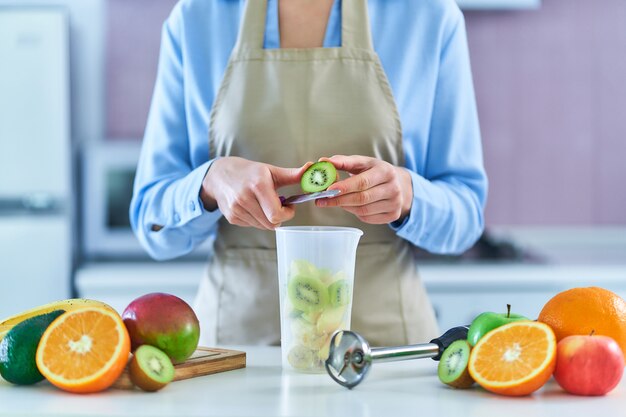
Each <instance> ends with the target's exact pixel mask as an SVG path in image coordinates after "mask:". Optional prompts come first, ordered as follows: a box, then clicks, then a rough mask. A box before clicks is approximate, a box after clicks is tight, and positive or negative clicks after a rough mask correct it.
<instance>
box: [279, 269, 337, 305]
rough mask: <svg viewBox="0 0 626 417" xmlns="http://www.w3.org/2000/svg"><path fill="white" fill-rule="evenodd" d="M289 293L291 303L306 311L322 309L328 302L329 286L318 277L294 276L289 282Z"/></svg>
mask: <svg viewBox="0 0 626 417" xmlns="http://www.w3.org/2000/svg"><path fill="white" fill-rule="evenodd" d="M287 293H288V294H289V301H291V304H292V305H293V306H294V307H295V308H296V309H298V310H301V311H303V312H305V313H307V312H312V311H318V310H321V309H323V308H324V307H326V305H327V304H328V288H327V287H326V285H324V283H323V282H322V281H321V280H320V279H318V278H314V277H309V276H304V275H298V276H295V277H292V278H291V279H290V280H289V283H288V284H287Z"/></svg>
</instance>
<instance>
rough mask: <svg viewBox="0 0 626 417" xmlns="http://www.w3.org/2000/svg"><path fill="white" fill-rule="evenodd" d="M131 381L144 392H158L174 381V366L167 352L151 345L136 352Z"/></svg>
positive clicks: (143, 346) (139, 348)
mask: <svg viewBox="0 0 626 417" xmlns="http://www.w3.org/2000/svg"><path fill="white" fill-rule="evenodd" d="M129 372H130V380H131V381H133V384H135V385H136V386H138V387H139V388H141V389H142V390H144V391H150V392H152V391H158V390H160V389H161V388H163V387H164V386H166V385H167V384H169V383H170V382H172V379H174V365H172V361H171V360H170V358H169V357H168V356H167V354H166V353H165V352H163V351H162V350H160V349H157V348H155V347H154V346H150V345H142V346H139V347H138V348H137V350H135V353H134V355H133V359H132V360H131V361H130V365H129Z"/></svg>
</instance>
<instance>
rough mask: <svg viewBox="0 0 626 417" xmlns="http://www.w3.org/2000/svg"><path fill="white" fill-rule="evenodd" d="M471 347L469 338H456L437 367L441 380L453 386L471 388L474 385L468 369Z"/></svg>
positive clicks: (444, 352) (442, 355)
mask: <svg viewBox="0 0 626 417" xmlns="http://www.w3.org/2000/svg"><path fill="white" fill-rule="evenodd" d="M471 349H472V347H471V346H470V344H469V343H468V342H467V340H456V341H454V342H452V343H451V344H450V346H448V347H447V348H446V350H444V351H443V353H442V354H441V359H440V360H439V366H438V367H437V375H438V376H439V380H440V381H441V382H443V383H444V384H446V385H449V386H451V387H453V388H469V387H471V386H472V385H474V380H473V379H472V377H471V375H470V374H469V370H468V369H467V365H468V363H469V357H470V351H471Z"/></svg>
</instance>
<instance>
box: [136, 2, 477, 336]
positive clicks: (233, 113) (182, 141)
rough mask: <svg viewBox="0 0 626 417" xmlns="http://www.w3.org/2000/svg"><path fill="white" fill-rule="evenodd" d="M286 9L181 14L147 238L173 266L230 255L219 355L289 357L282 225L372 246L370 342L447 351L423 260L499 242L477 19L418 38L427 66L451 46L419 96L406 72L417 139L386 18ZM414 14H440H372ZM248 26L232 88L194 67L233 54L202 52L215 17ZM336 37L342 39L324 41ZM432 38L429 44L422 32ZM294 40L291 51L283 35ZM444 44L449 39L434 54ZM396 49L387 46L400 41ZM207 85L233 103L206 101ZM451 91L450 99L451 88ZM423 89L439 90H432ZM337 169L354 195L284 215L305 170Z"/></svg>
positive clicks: (145, 166) (156, 112)
mask: <svg viewBox="0 0 626 417" xmlns="http://www.w3.org/2000/svg"><path fill="white" fill-rule="evenodd" d="M276 1H277V0H273V1H270V2H269V5H268V1H267V0H248V1H245V2H243V1H240V2H232V1H231V2H230V3H237V4H236V5H237V9H235V6H233V5H232V4H231V5H228V6H226V3H229V2H228V1H225V0H221V1H220V0H211V1H209V2H206V1H204V3H205V4H204V5H200V6H199V5H198V3H201V2H200V1H193V0H192V1H184V2H182V3H181V4H179V5H178V6H177V8H175V10H174V12H173V13H172V16H170V19H169V21H168V23H166V26H165V27H164V40H163V43H164V45H165V46H164V47H163V48H162V55H161V63H160V70H159V76H158V79H157V88H156V90H155V98H154V100H153V105H152V110H151V115H150V119H149V122H148V127H147V130H146V138H145V142H144V147H143V150H142V157H141V160H140V164H139V168H138V173H137V179H136V183H135V194H134V197H133V203H132V206H131V220H132V224H133V228H134V229H135V231H136V233H137V235H138V237H139V239H140V240H141V241H142V243H143V244H144V246H145V247H146V248H147V249H148V251H149V252H150V253H151V254H152V255H153V256H154V257H155V258H171V257H174V256H177V255H180V254H184V253H187V252H189V251H191V250H192V249H193V248H194V247H195V246H197V245H198V244H199V243H201V242H202V241H203V240H204V239H206V238H208V237H213V238H214V239H215V240H214V244H213V248H214V249H213V253H212V254H211V256H210V259H209V262H208V268H207V273H206V276H205V277H204V279H203V280H202V282H201V285H200V288H199V291H198V295H197V299H196V303H195V311H196V313H197V314H198V317H199V319H200V322H201V343H203V344H205V345H215V344H278V343H279V342H280V321H279V304H278V278H277V276H278V275H277V265H276V246H275V234H274V232H273V229H275V228H276V227H277V226H279V225H281V224H288V225H332V226H352V227H357V228H359V229H361V230H363V231H364V236H363V238H362V240H361V243H360V244H359V248H358V250H357V261H356V262H357V263H356V275H355V287H354V301H353V312H352V328H353V329H354V330H356V331H358V332H361V333H362V334H363V335H364V336H365V337H366V338H367V339H368V340H370V341H371V342H372V343H373V344H375V345H390V344H406V343H416V342H419V341H424V340H430V339H431V338H433V337H435V336H436V335H437V333H438V329H437V325H436V320H435V316H434V314H433V310H432V307H431V305H430V303H429V301H428V297H427V295H426V293H425V290H424V288H423V285H422V283H421V281H420V278H419V274H418V270H417V263H416V260H415V257H414V247H416V246H422V247H424V248H425V249H427V250H431V251H433V252H441V253H446V252H447V253H450V252H458V251H460V250H463V249H465V248H467V247H468V246H469V245H471V244H472V243H473V241H474V240H475V239H476V238H477V237H478V235H479V234H480V231H481V230H482V210H483V205H484V201H485V194H486V178H485V174H484V170H483V168H482V157H481V149H480V137H479V133H478V125H477V120H476V112H475V107H474V100H473V91H472V87H471V76H469V75H468V73H469V63H468V59H467V56H466V46H465V38H464V29H463V26H462V17H460V13H459V12H458V9H457V8H456V6H453V5H451V4H448V3H445V2H443V1H442V4H441V5H439V6H438V7H439V9H437V10H435V11H431V10H427V9H428V7H431V8H433V6H432V5H430V6H420V8H418V9H419V10H416V12H418V14H416V16H415V19H414V20H413V21H412V24H411V25H410V26H408V27H406V28H405V29H406V30H405V34H406V36H416V37H417V36H419V35H423V36H424V37H425V39H417V38H416V41H415V42H414V43H413V46H414V47H415V48H416V49H417V50H419V49H420V44H422V43H423V44H425V42H426V41H430V42H433V45H432V49H434V50H435V52H436V53H429V54H428V56H427V57H425V58H429V57H433V56H434V57H437V60H436V62H429V60H428V59H424V63H423V65H422V63H421V62H418V65H416V71H417V73H418V79H416V80H411V79H410V78H409V79H402V76H401V74H400V73H402V71H400V72H398V70H397V69H394V68H393V65H394V63H393V61H392V60H390V61H389V64H390V65H391V66H392V70H393V71H395V72H396V75H399V77H398V85H402V86H403V88H405V89H411V91H404V90H403V91H400V92H399V93H396V95H399V96H400V97H403V99H404V100H405V103H404V105H405V107H409V108H410V107H411V106H415V107H416V108H418V109H419V111H420V112H423V113H424V114H421V115H416V117H417V118H418V119H419V120H420V121H421V122H419V123H418V124H420V125H421V126H420V125H418V126H415V121H413V120H412V121H410V123H409V126H410V130H407V128H406V127H404V126H403V123H402V117H401V112H400V111H399V107H398V104H397V103H396V100H395V98H394V90H393V89H392V86H391V85H390V82H389V79H388V77H387V74H386V72H385V70H384V68H383V65H382V64H381V60H380V59H379V56H378V54H377V53H376V52H375V49H374V44H373V41H372V35H371V29H370V18H369V15H368V11H369V9H368V1H366V0H343V1H339V0H337V1H335V2H333V1H329V0H325V1H319V2H307V1H304V0H280V1H279V2H278V3H277V2H276ZM206 3H211V4H212V5H211V6H207V5H206ZM220 3H222V4H221V6H220ZM314 3H315V6H312V4H314ZM389 3H391V4H389ZM399 3H406V4H411V3H429V4H430V3H431V2H411V1H409V0H406V1H400V2H385V0H370V1H369V5H370V6H369V7H372V8H373V9H374V10H375V11H376V13H378V14H379V15H380V16H381V19H382V20H384V16H386V15H388V13H387V12H389V11H392V10H391V9H396V10H395V12H396V13H398V12H400V13H401V12H402V11H403V10H402V8H403V7H404V6H401V5H400V4H399ZM432 3H437V2H432ZM372 5H373V6H372ZM220 7H221V8H220ZM307 8H308V9H307ZM410 8H415V6H411V7H410ZM195 9H197V10H195ZM398 9H399V10H398ZM422 9H423V10H422ZM235 10H237V11H238V12H239V14H240V15H241V16H242V17H241V20H240V21H241V23H240V25H239V27H240V29H239V34H238V36H237V39H236V42H235V44H234V46H233V47H232V48H231V52H230V54H229V59H228V62H227V64H225V65H224V68H223V71H222V72H220V76H221V79H220V80H219V82H215V80H216V78H218V76H217V73H218V72H219V71H216V70H215V69H214V68H212V67H211V65H208V64H207V62H198V61H202V60H201V59H195V58H194V55H193V52H194V51H195V50H198V48H202V47H206V48H210V47H217V46H218V45H216V43H217V42H218V41H216V40H215V39H214V37H213V38H212V37H210V36H207V37H204V38H203V37H202V36H199V34H198V33H197V32H194V31H193V29H194V27H196V26H194V24H193V21H194V20H200V19H203V17H202V12H204V13H205V14H206V15H205V16H204V19H205V22H204V23H205V24H210V20H211V19H212V17H211V16H215V14H218V15H219V14H220V13H223V16H222V17H223V18H227V16H229V14H228V12H234V11H235ZM307 10H308V11H309V12H310V13H311V15H315V16H318V17H316V18H311V19H309V20H305V21H304V22H305V23H304V29H302V30H301V31H302V33H304V35H302V36H299V29H298V27H299V26H298V25H300V26H301V27H302V25H303V24H302V22H300V21H299V20H298V18H297V17H298V13H300V17H301V16H303V13H305V12H306V11H307ZM404 11H405V12H409V10H404ZM329 15H330V17H329ZM433 15H437V16H438V17H437V23H436V24H433V23H432V19H433ZM320 16H321V17H320ZM452 18H455V19H456V20H452ZM280 19H285V21H284V22H278V21H279V20H280ZM325 20H328V25H327V27H326V34H325V37H324V39H323V40H321V39H318V41H315V39H316V36H317V37H318V38H321V35H323V32H324V31H323V30H320V29H323V27H324V25H323V24H321V25H320V22H322V23H324V22H325ZM450 20H452V23H451V22H450ZM333 21H334V22H335V25H336V26H339V35H340V42H339V45H335V46H332V47H322V46H328V43H329V40H328V38H329V33H330V32H331V31H332V29H331V27H332V26H331V22H333ZM306 22H309V23H308V26H307V23H306ZM459 22H460V23H459ZM398 23H400V22H398ZM419 24H424V25H427V26H428V27H427V28H424V29H422V30H415V29H414V25H419ZM336 26H335V27H336ZM433 26H436V28H435V27H433ZM198 27H199V26H198ZM271 27H273V28H274V30H271V29H270V28H271ZM278 28H280V29H281V30H284V34H281V35H278V34H277V31H278ZM316 28H317V30H316ZM437 28H438V29H441V30H440V32H441V33H440V34H439V37H440V39H437V38H432V39H428V37H427V36H431V35H433V34H434V33H436V32H437V30H435V29H437ZM202 30H204V31H207V29H206V28H203V29H202ZM390 30H398V28H393V27H390ZM307 33H308V35H307ZM378 33H381V38H383V39H382V40H381V43H385V40H384V33H385V31H379V32H378ZM459 33H460V35H459ZM207 35H210V34H209V33H207ZM272 35H274V39H273V40H272V39H269V38H271V37H272ZM221 36H224V37H227V35H226V34H224V33H221ZM277 39H280V41H277ZM203 40H204V41H206V42H205V43H206V45H204V46H203ZM387 42H388V41H387ZM224 43H228V42H226V41H224ZM277 43H278V44H282V45H276V44H277ZM272 44H273V46H274V47H271V46H272ZM410 45H411V44H406V45H405V46H404V47H403V46H402V45H400V44H398V45H397V47H398V48H400V50H401V51H400V52H399V53H397V55H395V60H398V59H400V60H402V59H405V58H402V56H403V55H406V56H407V57H409V56H410V55H411V54H412V53H415V51H413V50H411V49H410V48H408V47H407V46H410ZM279 46H282V47H279ZM290 46H295V47H290ZM406 59H408V58H406ZM414 59H418V60H419V55H417V56H416V57H414ZM185 65H187V67H185ZM396 65H399V66H400V67H402V63H399V64H398V63H396ZM421 66H423V67H426V68H427V69H426V70H425V69H424V68H420V67H421ZM404 69H405V70H406V68H404ZM201 70H205V71H207V76H206V82H207V83H209V84H211V83H213V84H214V86H217V88H213V89H212V88H206V87H205V88H200V87H198V86H197V84H198V82H199V80H200V79H201V78H200V77H198V75H197V74H198V72H199V71H201ZM455 72H458V73H459V74H457V75H455V74H454V73H455ZM420 75H421V76H424V77H426V78H428V77H430V78H431V82H430V83H429V82H428V79H426V80H422V79H419V76H420ZM442 76H443V77H442ZM195 77H197V78H195ZM442 78H443V79H442ZM446 78H448V79H450V82H448V85H442V84H441V83H442V82H443V83H445V81H446ZM194 80H196V81H195V82H194ZM413 81H415V82H416V84H415V87H416V88H411V87H412V82H413ZM420 84H423V85H425V86H426V87H427V88H423V89H422V90H420V88H419V87H420ZM457 84H460V85H457ZM396 88H399V87H396ZM195 89H200V90H201V92H202V94H199V93H197V92H194V91H193V90H195ZM455 89H458V90H459V91H455ZM413 95H423V98H421V99H418V100H415V99H411V98H410V97H411V96H413ZM207 102H210V103H211V104H210V111H208V110H209V105H208V103H207ZM424 103H429V105H428V106H425V105H424ZM420 105H421V106H423V108H419V106H420ZM202 110H204V111H202ZM181 113H182V114H181ZM199 118H203V119H204V120H205V126H204V132H205V133H206V136H205V141H206V146H205V147H204V149H206V151H207V153H206V154H205V156H204V157H202V156H198V150H200V149H202V147H200V146H199V145H197V143H196V142H197V140H195V139H194V137H193V136H194V134H195V132H196V130H197V129H195V128H196V127H197V126H196V125H197V124H198V119H199ZM159 128H161V130H159ZM407 133H408V135H407ZM164 136H165V137H164ZM407 136H408V137H407ZM320 157H327V158H328V160H330V161H331V162H332V163H333V164H334V165H335V166H336V167H337V168H338V169H339V170H341V171H345V172H347V173H348V174H349V176H346V175H344V176H343V177H342V179H341V180H340V181H338V182H337V183H335V184H334V185H333V186H332V187H331V188H333V189H338V190H340V191H341V193H340V195H339V196H338V197H335V198H333V199H327V200H320V201H317V202H316V203H314V204H313V203H309V204H303V205H300V206H298V207H282V206H281V204H280V200H279V198H278V193H279V191H278V189H279V188H281V187H286V186H290V185H293V184H297V183H298V182H299V178H300V175H301V174H302V172H303V170H304V168H305V166H304V167H303V166H302V164H304V163H305V162H307V161H315V160H317V159H318V158H320ZM285 190H287V191H285ZM294 190H296V188H293V187H291V188H287V189H284V188H281V190H280V192H281V193H282V194H290V191H294Z"/></svg>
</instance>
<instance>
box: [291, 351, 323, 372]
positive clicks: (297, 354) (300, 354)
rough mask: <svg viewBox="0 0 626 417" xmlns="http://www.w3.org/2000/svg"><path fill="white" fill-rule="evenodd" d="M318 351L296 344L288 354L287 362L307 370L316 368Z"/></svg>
mask: <svg viewBox="0 0 626 417" xmlns="http://www.w3.org/2000/svg"><path fill="white" fill-rule="evenodd" d="M315 356H316V353H315V352H314V351H313V350H311V349H309V348H308V347H306V346H302V345H296V346H294V347H292V348H291V350H290V351H289V353H288V354H287V362H289V364H290V365H291V366H293V367H294V368H295V369H299V370H305V369H311V368H314V367H315V366H316V364H317V360H316V359H315Z"/></svg>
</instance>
